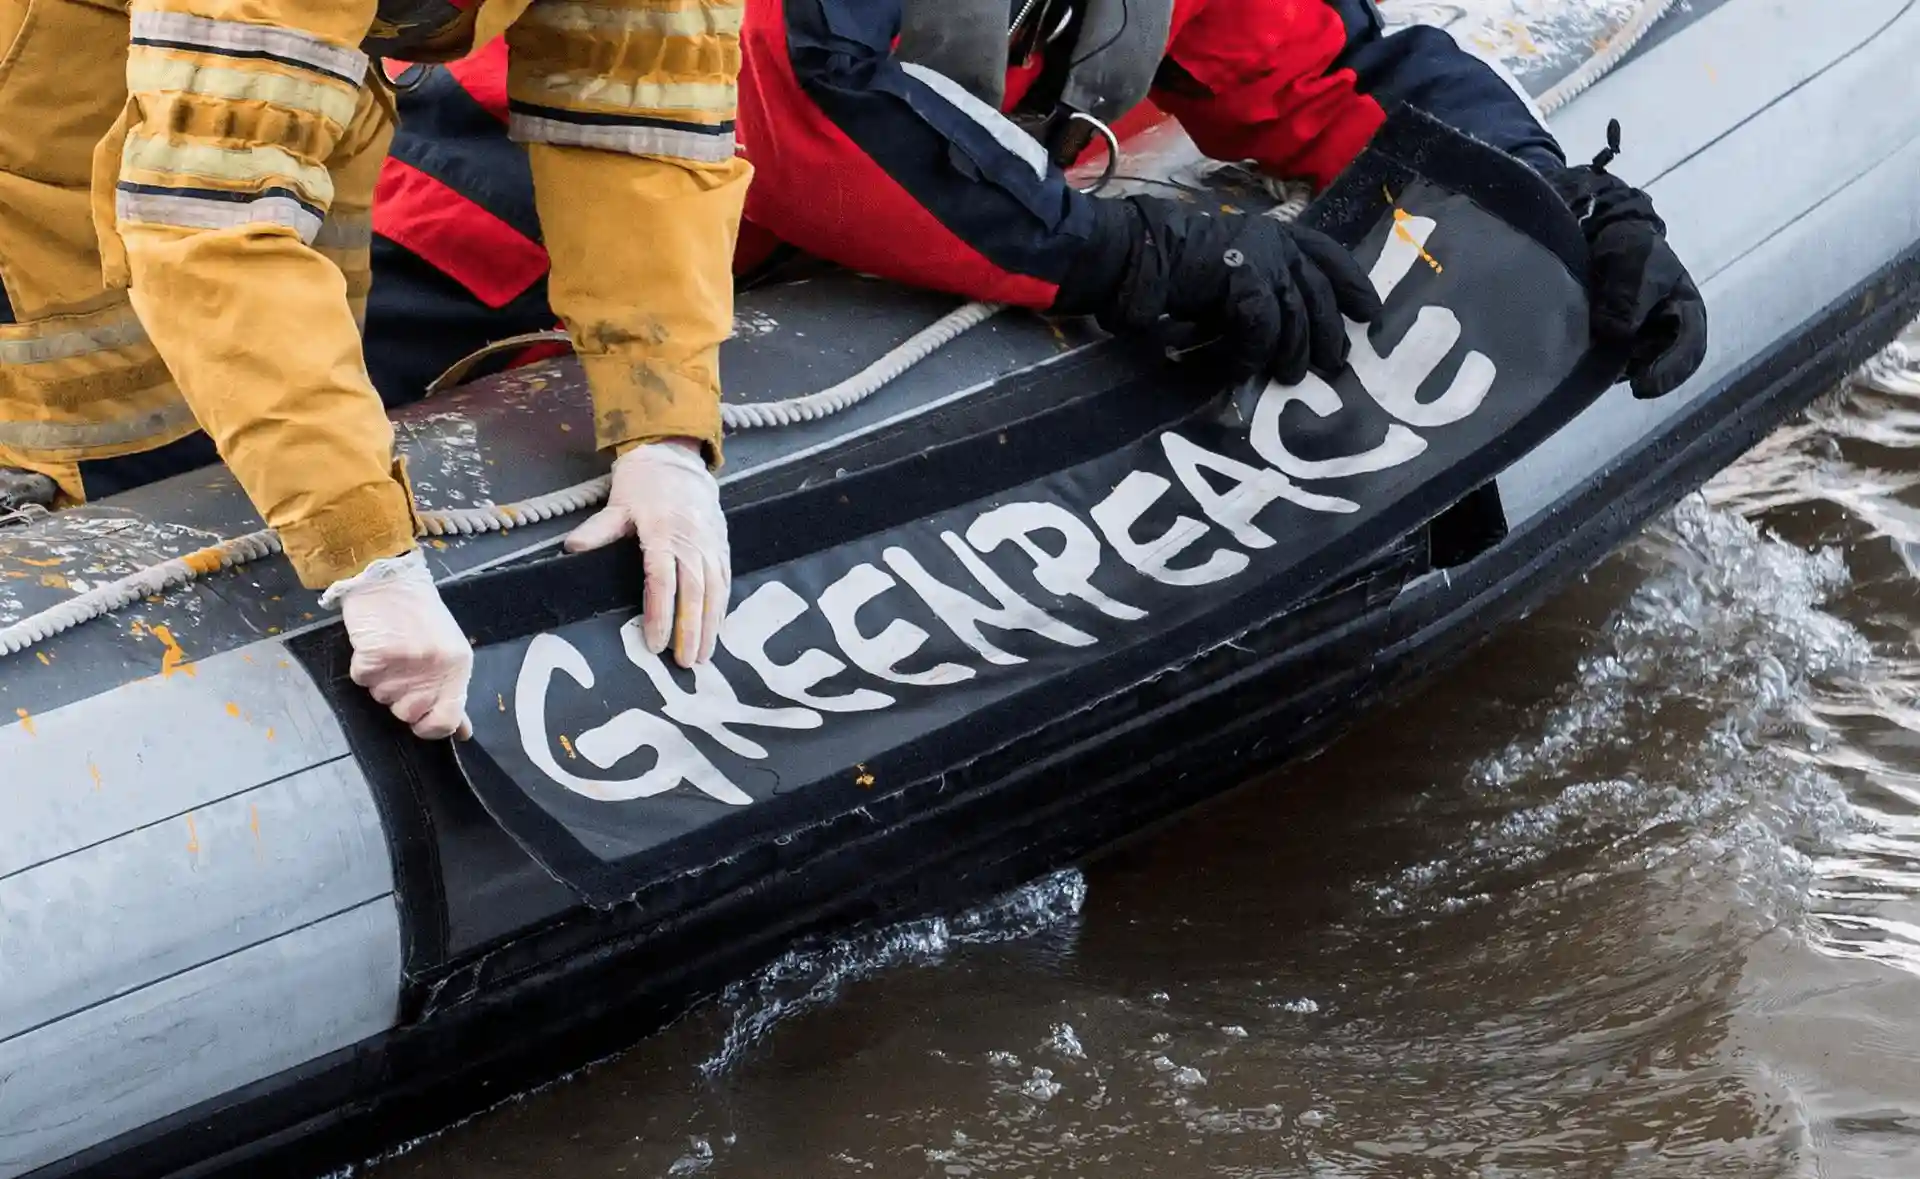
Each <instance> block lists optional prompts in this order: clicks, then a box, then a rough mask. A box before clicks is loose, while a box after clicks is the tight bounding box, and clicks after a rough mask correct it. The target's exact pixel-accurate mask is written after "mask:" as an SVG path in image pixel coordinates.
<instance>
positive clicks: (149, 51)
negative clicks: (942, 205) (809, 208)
mask: <svg viewBox="0 0 1920 1179" xmlns="http://www.w3.org/2000/svg"><path fill="white" fill-rule="evenodd" d="M375 17H376V5H375V3H374V0H132V2H131V3H130V4H129V3H128V2H127V0H0V284H3V285H4V291H5V295H6V303H7V306H8V307H10V308H11V315H10V316H4V315H0V319H8V318H10V319H11V320H12V321H13V322H10V323H7V322H0V465H8V466H19V467H25V468H28V469H32V470H38V471H42V472H44V473H46V474H48V475H50V476H52V477H53V478H55V479H56V480H57V481H58V482H59V483H60V484H61V487H62V489H63V491H64V492H65V493H66V495H67V496H69V497H70V498H72V499H76V500H78V499H83V498H84V496H85V488H84V487H83V486H81V480H80V479H79V476H78V467H77V464H78V463H79V462H80V461H82V460H84V459H90V458H105V457H110V456H113V455H118V454H125V453H130V452H134V451H142V450H146V449H151V448H153V447H156V446H160V445H164V444H165V443H167V442H170V441H173V440H175V439H177V438H180V437H182V436H184V435H186V434H187V433H189V432H191V431H192V430H193V429H194V428H195V426H196V424H197V425H198V426H200V427H202V428H204V429H205V430H206V431H207V433H208V434H209V435H210V436H211V437H212V438H213V440H214V442H215V444H216V445H217V446H218V448H219V450H220V454H221V456H222V458H223V459H225V461H226V462H227V464H228V466H229V467H230V468H231V469H232V470H233V472H234V475H235V477H236V478H237V479H238V480H239V482H240V483H241V485H242V486H243V487H244V488H245V489H246V491H247V493H248V495H249V497H250V498H251V499H252V501H253V503H254V505H255V507H256V508H257V509H258V510H259V511H260V513H261V515H262V516H263V518H265V519H266V521H267V522H268V524H270V525H271V526H272V527H274V528H275V529H276V530H277V531H278V532H279V534H280V537H281V539H282V541H283V542H284V543H285V545H286V548H287V553H288V556H289V558H290V559H291V561H292V563H293V565H294V568H295V569H296V571H297V572H298V573H299V575H300V578H301V580H302V582H304V583H305V584H306V585H308V586H310V587H313V588H319V587H321V586H324V585H327V584H330V583H331V582H333V581H336V580H339V579H340V578H343V577H348V576H351V575H353V574H354V573H357V572H359V571H360V570H361V569H363V568H364V567H365V566H366V565H367V564H368V563H369V562H371V561H372V560H375V559H377V558H380V557H385V556H392V555H396V554H398V553H401V552H405V551H407V550H408V549H410V548H411V547H413V544H414V536H415V533H416V531H417V521H416V519H415V517H414V515H413V509H412V502H411V495H410V492H409V489H408V487H407V482H406V478H405V474H404V470H403V469H401V468H399V467H398V466H396V464H395V462H394V458H393V432H392V427H391V425H390V424H389V422H388V421H387V418H386V416H385V414H384V412H383V411H382V409H381V406H380V402H379V399H378V397H377V395H376V394H375V393H374V391H373V388H372V385H371V382H370V381H369V380H368V379H367V376H366V368H365V363H364V359H363V357H362V355H361V351H360V339H359V324H358V322H357V321H358V320H359V319H360V317H362V316H363V315H364V308H365V302H366V294H367V291H368V288H369V285H370V272H369V264H368V252H369V248H370V242H371V236H370V234H371V228H370V217H369V211H370V209H371V206H372V202H373V193H374V188H375V182H376V180H377V178H378V174H379V170H380V165H381V163H382V161H383V160H384V158H385V155H386V149H387V144H388V142H389V140H390V138H391V135H392V123H393V112H392V107H391V103H390V99H389V95H388V92H387V91H386V89H385V87H384V83H383V82H381V81H380V80H379V79H378V76H377V70H374V69H373V68H371V67H370V66H369V63H368V60H367V58H366V56H365V55H364V54H363V53H361V52H360V50H359V48H358V46H359V45H360V42H361V40H362V39H363V38H364V37H365V36H366V34H367V31H368V29H369V27H371V25H372V24H373V22H374V20H375ZM738 29H739V9H738V7H737V6H736V5H728V4H722V3H706V2H704V0H598V2H588V3H578V2H571V0H567V2H563V0H485V3H484V4H483V7H482V8H481V10H480V15H479V18H478V24H477V28H476V32H475V36H476V37H479V38H487V37H491V36H494V35H498V34H499V33H500V32H501V31H503V30H504V31H505V32H506V34H507V37H508V43H509V47H510V52H511V54H512V58H513V76H512V78H511V80H510V94H511V96H512V98H513V99H514V101H515V113H514V127H513V134H514V136H515V138H516V139H519V140H521V141H523V142H525V143H527V145H528V150H529V152H530V153H531V159H532V164H533V170H534V181H535V189H536V193H535V195H536V201H537V202H538V207H539V209H540V213H541V217H542V228H543V231H544V233H545V236H546V239H547V244H548V248H549V253H550V255H551V257H552V267H553V270H552V278H551V282H550V291H551V297H552V301H553V304H554V308H555V310H556V311H557V312H558V313H559V314H560V316H561V317H562V318H563V319H564V320H565V321H566V322H567V324H568V326H569V328H570V329H571V331H572V334H573V336H574V338H575V340H576V344H577V347H578V349H579V351H580V353H581V357H582V361H583V363H584V365H585V366H586V370H587V375H588V380H589V383H590V385H591V386H592V388H593V391H594V401H595V421H596V426H597V429H596V436H597V437H596V440H597V442H598V444H599V445H600V446H601V447H602V448H604V449H606V450H608V451H611V452H614V453H618V452H621V451H624V450H625V449H627V448H629V447H631V446H633V445H637V444H638V443H640V442H644V441H649V440H652V439H656V438H662V437H672V436H691V437H696V438H700V439H702V440H704V441H705V442H706V444H707V450H708V459H709V462H710V463H713V464H714V465H718V463H719V461H720V426H719V373H718V364H717V357H718V347H719V343H720V341H721V340H722V339H723V338H725V336H726V335H727V333H728V331H729V330H730V329H731V324H732V282H731V259H732V253H733V243H734V235H735V233H736V231H737V229H738V225H739V216H740V207H741V202H742V196H743V194H744V190H745V187H746V184H747V183H748V180H749V178H750V176H751V169H750V167H749V166H748V165H747V163H746V161H744V160H742V159H739V158H737V157H735V156H734V154H733V136H732V117H733V92H734V84H735V79H736V78H737V74H738V68H739V47H738ZM175 382H177V386H176V383H175Z"/></svg>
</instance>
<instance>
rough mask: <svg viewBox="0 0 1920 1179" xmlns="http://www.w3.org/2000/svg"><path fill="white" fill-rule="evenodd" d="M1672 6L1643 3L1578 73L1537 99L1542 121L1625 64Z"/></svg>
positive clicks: (1662, 1) (1666, 0)
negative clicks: (1636, 47) (1622, 63)
mask: <svg viewBox="0 0 1920 1179" xmlns="http://www.w3.org/2000/svg"><path fill="white" fill-rule="evenodd" d="M1673 5H1674V0H1645V3H1643V4H1641V5H1640V8H1639V9H1638V11H1636V12H1635V13H1634V14H1633V17H1632V19H1630V20H1628V21H1627V23H1626V24H1625V25H1623V26H1622V27H1621V29H1620V31H1619V32H1617V33H1615V34H1614V35H1613V36H1611V37H1608V38H1607V42H1606V44H1605V45H1603V46H1601V47H1600V49H1599V51H1598V52H1596V53H1595V54H1594V55H1593V56H1592V57H1589V58H1588V59H1587V60H1586V61H1584V62H1581V63H1580V68H1579V69H1576V70H1574V71H1573V72H1572V73H1570V74H1568V75H1567V76H1566V77H1564V78H1562V79H1560V80H1559V81H1558V82H1556V83H1554V84H1553V86H1552V87H1551V88H1549V89H1548V90H1547V92H1546V93H1545V94H1542V95H1541V96H1540V97H1539V99H1538V100H1537V105H1538V106H1539V108H1540V114H1541V115H1542V117H1544V116H1546V115H1550V114H1552V113H1553V112H1554V111H1557V110H1559V109H1560V108H1561V107H1563V106H1565V105H1567V104H1568V103H1569V102H1572V101H1573V100H1574V98H1575V97H1577V96H1578V95H1580V94H1581V93H1582V92H1584V91H1585V90H1586V89H1587V88H1588V87H1590V86H1592V85H1593V84H1594V83H1595V82H1598V81H1599V80H1600V79H1602V78H1604V77H1606V76H1607V75H1608V74H1610V73H1612V72H1613V69H1614V67H1615V66H1617V65H1619V64H1620V63H1621V62H1623V61H1625V60H1626V58H1627V54H1629V53H1632V52H1633V47H1634V46H1636V45H1638V44H1640V42H1641V40H1642V39H1644V38H1645V37H1646V35H1647V34H1648V33H1649V32H1650V31H1652V29H1653V26H1654V25H1656V24H1658V23H1659V21H1660V18H1661V17H1663V16H1665V15H1667V12H1668V10H1669V9H1671V8H1672V7H1673Z"/></svg>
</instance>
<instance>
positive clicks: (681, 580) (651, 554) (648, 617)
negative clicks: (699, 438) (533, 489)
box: [566, 440, 733, 667]
mask: <svg viewBox="0 0 1920 1179" xmlns="http://www.w3.org/2000/svg"><path fill="white" fill-rule="evenodd" d="M625 536H637V537H639V539H640V549H641V553H642V555H643V559H644V561H645V565H646V577H647V584H646V598H645V605H644V607H643V609H642V613H641V618H640V634H641V637H642V638H644V639H645V640H646V643H647V649H648V650H649V651H652V652H653V653H654V654H655V655H658V654H660V653H661V652H662V651H665V650H666V649H667V639H668V637H669V635H670V634H671V635H672V636H673V638H674V640H675V641H674V644H673V657H674V659H675V660H676V661H677V662H678V663H679V664H680V666H682V667H692V666H693V665H694V664H696V663H704V662H705V661H707V660H708V659H711V658H713V645H714V643H715V642H716V641H717V640H718V639H719V637H720V623H721V622H722V621H723V620H724V619H725V618H726V616H727V596H728V595H729V594H731V593H732V592H733V558H732V556H731V555H730V553H729V551H728V549H727V517H726V514H725V513H724V512H722V511H721V510H720V484H719V483H718V482H716V481H715V480H714V477H713V473H712V472H711V471H709V470H707V464H706V461H705V460H704V459H703V458H702V457H701V456H700V451H699V446H698V444H697V443H694V442H691V441H686V442H682V441H678V440H673V441H667V442H649V443H645V444H643V445H641V446H636V447H634V448H633V449H632V450H629V451H628V452H627V453H625V454H623V455H621V456H620V457H619V458H617V459H615V460H613V490H612V491H611V492H610V493H609V494H608V495H607V506H606V507H604V508H601V509H600V510H599V511H598V512H595V513H594V514H593V515H591V516H589V517H587V519H586V522H585V523H583V524H581V525H580V527H578V528H576V529H574V530H573V531H572V532H571V533H569V534H568V536H567V539H566V550H567V551H568V552H570V553H578V552H584V551H586V550H588V549H597V548H599V547H601V546H602V545H608V544H612V543H613V542H614V541H616V540H619V539H620V538H621V537H625ZM676 585H677V588H678V593H677V595H676V592H675V590H676ZM676 607H677V608H676ZM676 619H677V625H676Z"/></svg>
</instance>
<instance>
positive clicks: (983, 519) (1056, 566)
mask: <svg viewBox="0 0 1920 1179" xmlns="http://www.w3.org/2000/svg"><path fill="white" fill-rule="evenodd" d="M1036 532H1057V533H1059V534H1060V539H1061V541H1062V544H1061V548H1060V551H1059V552H1058V553H1057V554H1056V553H1049V552H1047V551H1046V550H1045V549H1043V548H1041V547H1040V542H1039V541H1036V540H1035V539H1033V534H1034V533H1036ZM1007 541H1012V542H1013V543H1014V544H1016V545H1018V546H1019V548H1020V551H1021V552H1024V553H1025V554H1027V556H1028V557H1029V558H1031V559H1032V561H1033V579H1034V580H1035V581H1037V582H1039V583H1040V588H1041V589H1044V590H1046V591H1047V592H1048V593H1050V594H1052V595H1053V596H1054V597H1056V598H1078V599H1080V600H1081V601H1083V602H1085V603H1086V604H1087V605H1089V606H1092V607H1093V608H1094V609H1096V610H1098V611H1100V612H1101V613H1102V614H1105V615H1106V616H1107V617H1109V618H1119V619H1123V620H1125V621H1127V622H1132V621H1134V620H1135V619H1139V618H1145V617H1146V616H1147V612H1146V611H1145V610H1142V609H1140V608H1139V607H1138V606H1129V605H1127V604H1126V603H1125V602H1121V601H1117V600H1115V599H1114V598H1112V597H1109V596H1108V595H1107V594H1106V593H1105V592H1104V591H1102V590H1100V589H1099V588H1098V587H1097V586H1095V585H1094V584H1093V575H1094V572H1095V571H1096V570H1098V569H1099V568H1100V538H1099V537H1097V536H1095V535H1094V534H1093V529H1091V528H1089V527H1087V526H1086V525H1085V524H1082V523H1081V522H1080V517H1078V516H1076V515H1074V514H1073V513H1072V512H1069V511H1068V510H1067V509H1065V508H1063V507H1061V506H1060V505H1059V504H1048V503H1017V504H1006V505H1004V506H1002V507H997V508H994V509H993V510H992V511H990V512H986V513H984V514H982V515H981V516H980V518H979V519H977V520H975V521H974V522H973V523H972V525H970V526H969V527H968V528H967V543H968V544H970V545H972V546H973V547H974V548H976V549H979V550H980V551H981V552H983V553H990V552H992V551H993V550H995V549H997V548H999V547H1000V546H1001V545H1002V544H1005V543H1006V542H1007Z"/></svg>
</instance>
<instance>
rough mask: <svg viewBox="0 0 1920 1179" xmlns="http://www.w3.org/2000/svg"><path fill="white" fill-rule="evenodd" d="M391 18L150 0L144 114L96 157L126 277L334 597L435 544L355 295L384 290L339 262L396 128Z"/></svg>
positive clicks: (175, 364)
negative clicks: (376, 375) (364, 48)
mask: <svg viewBox="0 0 1920 1179" xmlns="http://www.w3.org/2000/svg"><path fill="white" fill-rule="evenodd" d="M373 16H374V0H350V2H345V3H343V2H340V0H252V2H250V3H247V4H244V5H243V4H239V3H236V2H233V0H191V2H190V3H185V4H180V3H173V4H168V5H166V6H162V5H161V4H158V3H155V2H154V0H135V3H134V4H133V5H132V10H131V27H132V43H131V46H130V48H129V52H128V59H127V78H128V104H127V108H126V111H125V112H124V114H123V115H122V117H121V120H120V121H119V123H117V124H116V126H115V129H114V131H113V132H112V133H110V134H109V135H108V136H107V138H106V139H105V140H104V141H103V143H102V146H101V148H100V149H99V151H100V153H101V154H100V155H98V156H97V157H96V169H95V174H96V176H99V177H102V178H103V180H107V181H112V182H113V186H112V188H111V189H110V190H108V189H105V188H104V185H103V188H102V190H101V191H98V192H97V193H96V198H95V199H96V214H95V217H96V222H97V223H98V224H99V226H100V229H101V239H102V244H103V254H104V256H105V259H106V264H107V268H108V273H109V277H110V279H117V280H119V281H122V282H125V283H126V284H127V285H128V286H129V296H130V298H131V299H132V302H133V306H134V309H135V311H136V312H137V313H138V315H139V317H140V321H141V323H142V324H143V325H144V326H145V328H146V330H147V333H148V335H149V336H150V337H151V338H152V340H153V343H154V346H155V348H156V349H157V350H158V351H159V353H160V355H161V356H162V357H163V358H165V360H166V362H167V366H168V368H169V369H170V370H171V371H172V373H173V375H174V378H175V380H176V381H177V382H178V384H179V387H180V391H181V393H182V394H183V395H184V396H185V398H186V400H187V403H188V404H189V406H190V407H191V408H192V410H193V413H194V416H195V417H196V418H197V419H198V420H199V422H200V424H201V426H202V427H203V428H204V429H205V430H206V431H207V433H208V434H209V435H210V436H211V437H212V438H213V441H214V443H215V445H216V446H217V447H218V448H219V451H220V455H221V457H222V458H223V459H225V460H226V463H227V465H228V467H229V468H230V469H231V470H232V471H233V473H234V476H235V478H236V479H238V480H239V482H240V485H241V486H242V487H243V488H244V489H245V490H246V492H247V495H248V496H249V498H251V500H252V501H253V504H254V506H255V507H256V508H257V509H258V510H259V512H260V514H261V516H262V517H263V518H264V519H265V520H266V522H267V523H268V524H269V525H271V526H272V527H273V529H274V530H275V531H276V532H277V533H279V535H280V539H281V541H282V543H283V544H284V545H285V547H286V552H287V556H288V558H289V559H290V560H291V562H292V564H293V567H294V569H295V571H296V572H297V573H298V575H299V577H300V580H301V581H302V583H303V584H305V585H307V586H308V587H310V588H313V589H320V588H323V587H325V586H327V585H330V584H331V583H333V582H335V581H339V580H341V579H344V578H349V577H352V576H353V575H355V574H357V573H359V572H361V571H362V570H364V569H365V568H366V567H367V565H369V564H370V563H371V562H373V561H375V560H378V559H380V558H386V557H394V556H399V555H401V554H404V553H407V552H410V551H411V550H412V549H413V548H414V534H415V518H414V514H413V508H412V502H411V498H410V495H409V493H408V490H407V485H406V480H405V478H404V475H403V474H402V473H401V472H400V471H398V470H397V469H396V466H395V462H394V454H393V431H392V427H391V425H390V424H389V423H388V421H387V417H386V414H385V412H384V411H383V410H382V407H381V404H380V399H379V397H378V396H377V395H376V394H375V393H374V390H373V386H372V384H371V383H370V382H369V381H368V379H367V374H366V367H365V364H364V363H363V361H362V357H361V351H360V333H359V330H358V326H357V325H356V323H355V322H354V314H353V310H352V307H351V305H350V302H349V300H350V298H352V297H353V296H355V295H362V296H364V293H365V292H364V290H354V289H350V286H349V279H348V277H347V275H346V274H344V273H343V271H342V268H341V266H340V265H339V264H337V263H336V262H335V261H334V260H333V259H331V258H330V257H328V255H327V253H324V252H323V250H331V249H333V248H334V247H335V246H337V245H340V244H342V243H343V242H344V241H345V239H346V238H348V237H352V236H353V235H354V233H356V232H357V231H358V230H360V229H363V228H364V218H365V216H366V211H367V208H368V206H369V205H370V204H371V203H372V194H373V184H374V176H375V174H376V173H377V171H378V168H379V163H380V159H381V158H382V157H383V156H384V155H385V153H386V146H387V141H388V139H389V138H390V136H391V133H392V128H391V121H390V118H389V116H388V113H387V110H386V107H385V105H384V100H383V98H382V97H380V96H377V95H376V93H375V92H374V91H373V90H372V89H371V88H370V86H369V85H368V83H367V58H366V56H365V55H364V54H362V53H361V52H360V50H359V49H358V48H357V46H358V45H359V42H360V40H361V38H362V37H363V36H364V34H365V32H366V30H367V27H368V25H369V24H370V23H371V22H372V20H373ZM348 222H352V224H351V225H348V224H347V223H348ZM323 227H324V228H325V230H326V232H323ZM336 239H338V240H336ZM348 244H351V243H348ZM116 246H117V247H118V248H116ZM316 247H319V248H316ZM361 252H362V253H364V249H362V251H361Z"/></svg>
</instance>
